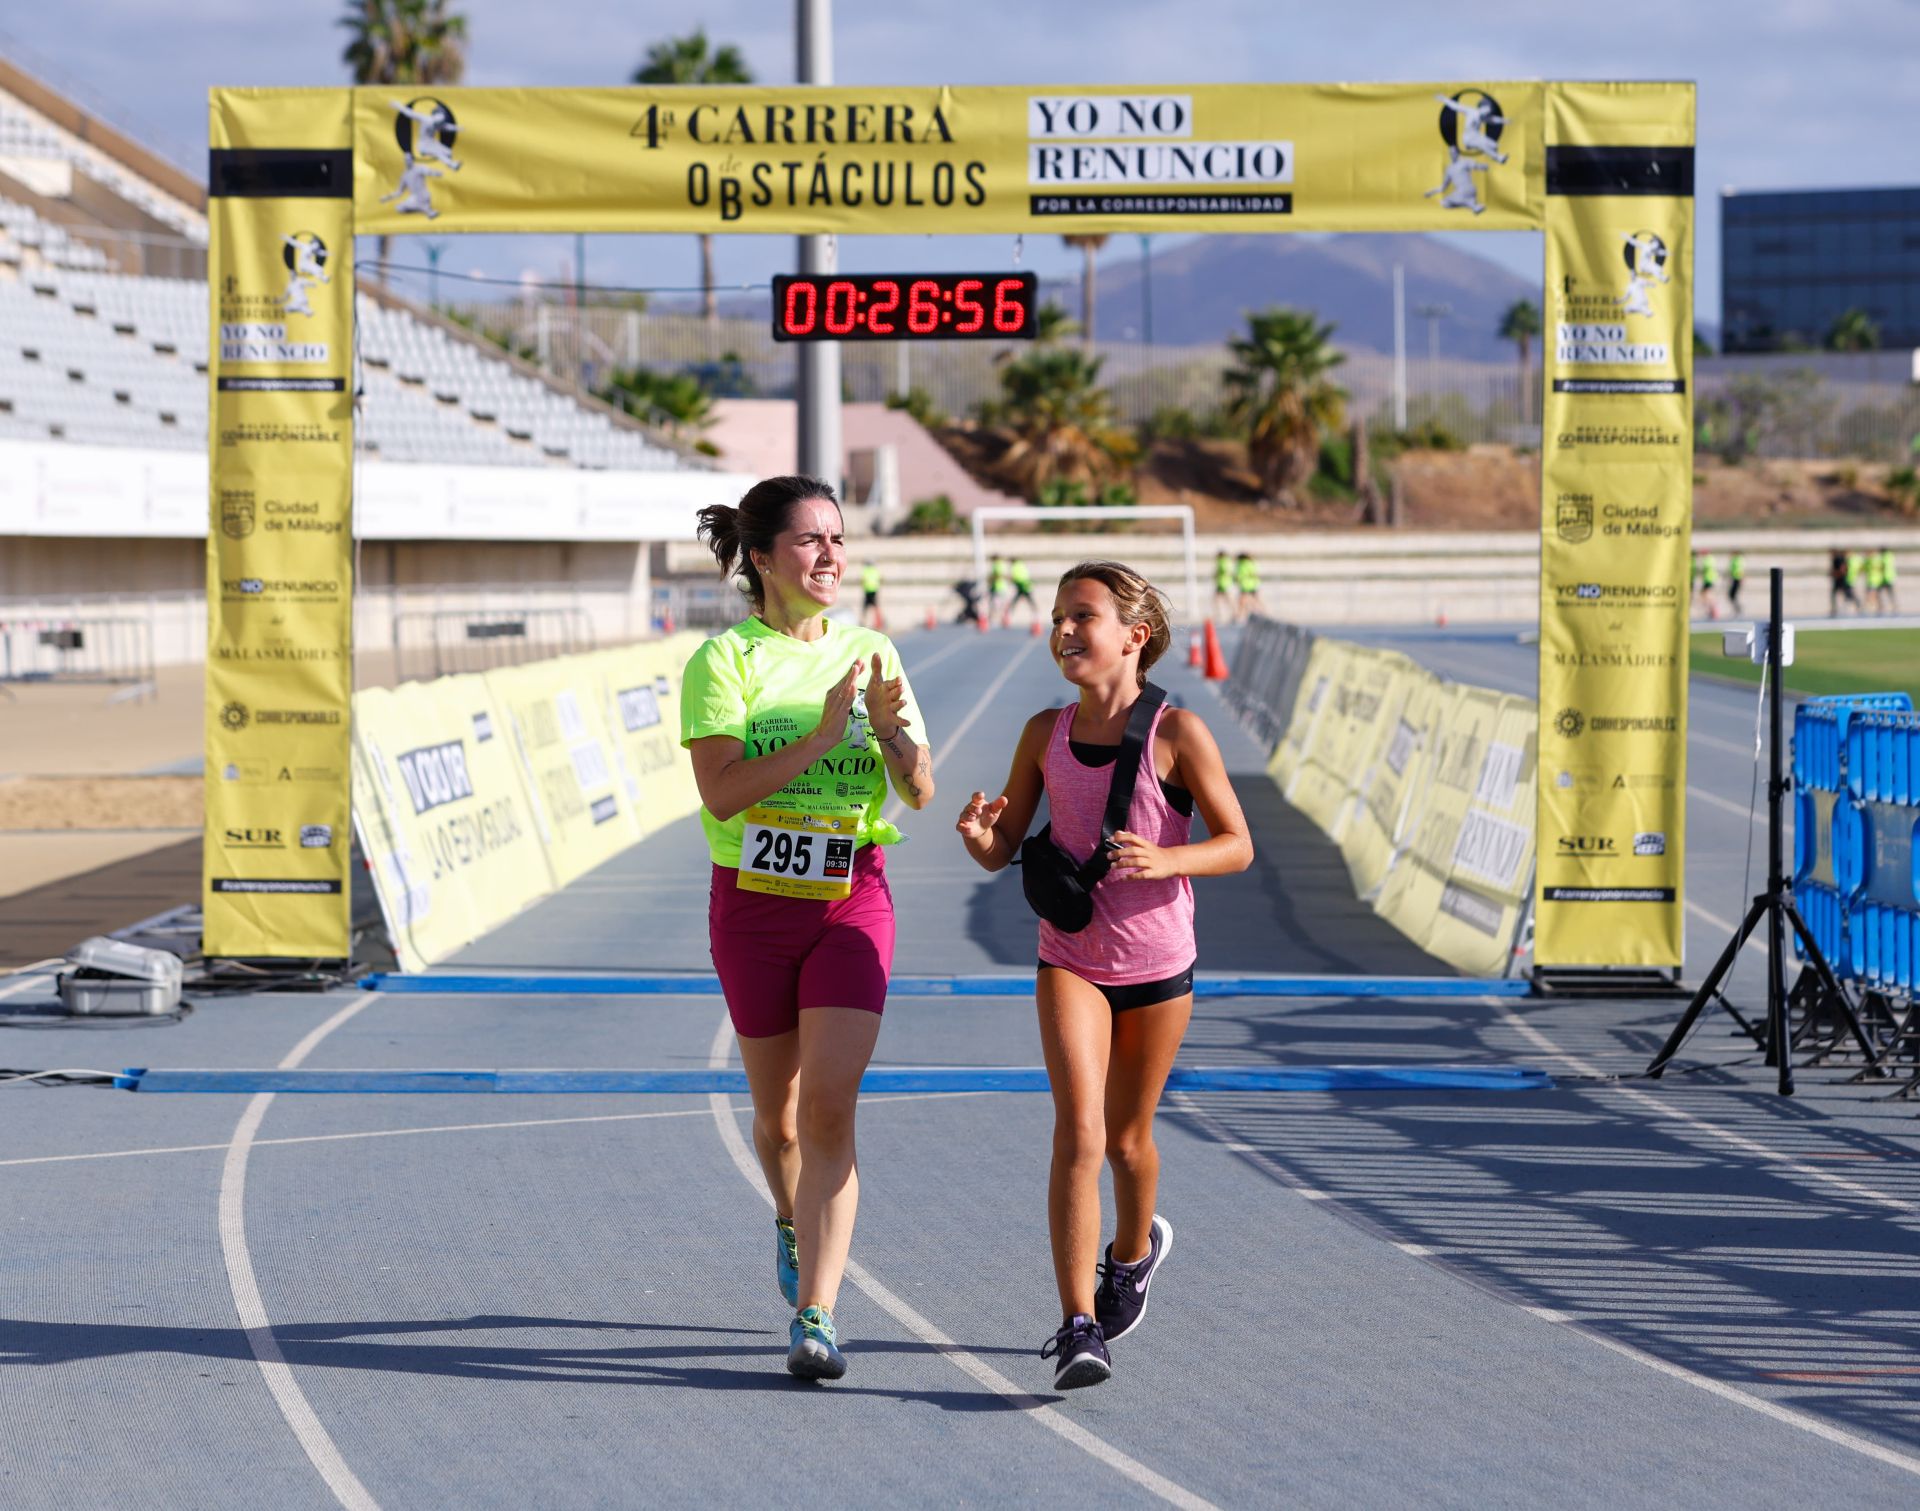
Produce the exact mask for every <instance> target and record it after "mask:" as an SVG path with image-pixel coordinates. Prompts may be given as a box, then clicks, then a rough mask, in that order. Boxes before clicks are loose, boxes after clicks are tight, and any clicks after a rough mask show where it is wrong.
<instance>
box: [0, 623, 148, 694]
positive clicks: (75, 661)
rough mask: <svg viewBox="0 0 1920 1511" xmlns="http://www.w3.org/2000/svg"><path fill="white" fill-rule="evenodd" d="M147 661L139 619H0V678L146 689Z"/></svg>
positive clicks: (145, 640) (144, 628)
mask: <svg viewBox="0 0 1920 1511" xmlns="http://www.w3.org/2000/svg"><path fill="white" fill-rule="evenodd" d="M153 666H154V658H153V626H152V624H151V623H150V622H149V621H148V620H145V619H126V618H110V617H100V618H94V617H75V618H71V619H42V618H32V619H0V683H7V682H95V683H105V684H113V683H133V684H136V685H138V686H140V687H141V688H142V689H146V690H150V689H151V688H152V686H153V675H154V674H153ZM142 696H143V697H144V696H145V691H143V692H142Z"/></svg>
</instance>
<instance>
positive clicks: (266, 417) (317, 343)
mask: <svg viewBox="0 0 1920 1511" xmlns="http://www.w3.org/2000/svg"><path fill="white" fill-rule="evenodd" d="M348 103H349V96H348V92H347V91H345V90H324V91H308V92H304V93H300V94H290V93H289V92H286V91H270V92H258V93H256V92H248V91H234V92H226V91H222V92H220V93H219V94H216V96H215V98H214V106H213V117H212V142H213V148H214V158H215V161H216V163H219V164H225V165H231V166H232V167H233V169H234V171H233V173H232V174H231V175H230V176H227V177H223V176H222V175H221V173H220V171H219V170H218V169H217V170H216V174H215V183H214V186H213V187H214V194H213V197H212V198H211V200H210V201H209V206H208V220H209V231H210V237H209V262H208V284H209V287H210V291H211V295H212V305H213V308H212V322H213V329H212V340H211V345H210V351H211V357H212V360H211V361H210V362H209V364H208V368H209V380H208V381H209V383H210V386H211V392H210V395H209V401H208V409H209V413H210V424H209V426H208V430H209V440H208V444H209V454H210V495H211V496H210V499H209V506H210V507H209V512H210V522H209V530H208V534H207V601H208V621H207V681H206V690H207V699H206V769H207V784H206V833H205V847H204V852H203V855H204V895H203V902H204V905H205V910H206V913H205V917H206V924H205V936H204V946H203V947H204V949H205V950H206V953H207V954H208V955H210V956H221V957H232V956H243V957H244V956H262V957H268V956H282V957H285V956H292V957H301V958H311V957H321V958H331V959H338V958H342V957H345V956H346V955H347V954H348V953H349V930H348V908H349V902H350V897H349V878H350V875H351V865H350V862H351V855H350V852H351V843H350V835H349V828H348V768H349V765H350V761H349V749H350V723H349V719H350V698H351V693H352V680H353V615H352V594H353V562H352V524H351V521H352V460H353V420H352V409H351V405H352V393H351V387H352V384H351V378H352V352H353V205H352V201H351V200H350V199H348V198H347V197H345V195H344V193H343V192H337V191H339V190H343V189H344V187H345V185H344V181H342V182H340V183H338V184H336V185H335V186H334V188H335V191H336V192H330V193H326V194H318V195H315V194H311V193H309V192H308V189H309V188H310V185H309V184H307V183H303V182H300V181H294V180H287V179H284V178H275V177H274V176H273V174H272V173H271V172H269V173H267V174H265V175H264V176H263V175H262V174H260V173H259V172H257V171H256V170H258V169H259V168H260V167H261V165H262V164H270V163H275V162H278V161H280V160H281V157H282V149H289V150H291V151H292V152H293V153H294V154H295V155H300V156H304V157H324V156H325V155H326V154H327V153H328V152H329V151H331V152H334V153H342V150H343V149H344V148H345V147H346V146H347V145H348V143H349V142H350V140H351V137H350V135H349V124H348V108H347V107H348ZM342 155H343V153H342Z"/></svg>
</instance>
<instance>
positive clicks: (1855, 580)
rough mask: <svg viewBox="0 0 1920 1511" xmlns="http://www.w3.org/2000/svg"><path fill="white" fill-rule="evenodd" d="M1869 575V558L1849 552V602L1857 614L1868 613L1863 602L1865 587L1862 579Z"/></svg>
mask: <svg viewBox="0 0 1920 1511" xmlns="http://www.w3.org/2000/svg"><path fill="white" fill-rule="evenodd" d="M1866 575H1867V558H1866V557H1865V556H1863V555H1862V554H1861V553H1860V552H1858V551H1849V552H1847V601H1848V602H1850V603H1851V604H1852V605H1853V611H1854V613H1856V614H1864V613H1866V611H1867V607H1866V604H1865V603H1864V602H1863V601H1862V600H1861V597H1860V592H1861V589H1862V588H1863V587H1864V586H1865V583H1864V582H1863V581H1862V579H1863V578H1864V577H1865V576H1866Z"/></svg>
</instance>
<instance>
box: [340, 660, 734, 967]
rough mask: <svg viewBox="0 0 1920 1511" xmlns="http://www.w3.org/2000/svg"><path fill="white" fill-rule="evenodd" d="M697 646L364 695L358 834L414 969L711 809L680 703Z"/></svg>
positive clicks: (392, 930) (391, 932)
mask: <svg viewBox="0 0 1920 1511" xmlns="http://www.w3.org/2000/svg"><path fill="white" fill-rule="evenodd" d="M700 638H701V637H700V636H699V635H696V634H692V633H682V634H679V635H670V636H668V637H667V638H666V639H664V640H651V641H646V642H643V643H640V644H636V645H625V646H619V647H616V648H614V649H611V650H604V651H594V652H589V653H587V654H585V655H580V656H567V657H562V658H560V659H558V660H554V661H543V662H535V663H532V664H530V665H526V666H518V667H508V668H501V669H499V670H496V671H490V672H487V673H485V674H483V675H477V676H475V675H465V676H456V677H442V678H440V679H438V680H437V681H434V682H409V683H407V684H405V685H404V686H402V687H399V688H396V689H392V690H388V689H385V688H370V689H367V690H365V691H362V692H359V693H356V694H354V698H353V718H354V751H353V809H354V821H355V823H356V825H357V826H358V830H359V836H360V847H361V850H362V852H363V853H364V854H365V856H366V858H367V865H368V868H369V870H370V871H371V873H372V876H373V882H374V891H375V893H376V895H377V896H378V898H379V901H380V911H381V915H382V916H383V917H384V919H385V920H386V925H387V934H388V937H389V938H390V939H391V940H392V942H393V947H394V954H395V955H396V956H397V957H398V959H399V962H400V965H401V968H402V969H404V970H409V971H419V970H425V969H426V968H427V967H428V966H430V965H435V964H438V963H439V962H440V961H443V960H445V959H447V958H448V957H449V956H451V955H452V954H454V952H455V951H457V950H459V949H461V948H462V947H463V946H465V945H467V944H470V943H472V942H473V941H474V940H475V939H478V938H479V937H480V936H481V935H482V934H485V933H486V932H487V931H488V930H490V929H493V928H495V927H497V926H498V925H500V924H502V923H504V922H506V921H507V920H508V919H509V918H512V917H513V916H514V915H515V914H516V913H519V912H521V911H522V910H523V909H525V908H527V907H529V906H531V905H532V904H533V903H535V902H538V901H539V900H540V899H541V898H543V897H547V896H549V895H551V894H552V893H554V892H556V891H558V890H559V889H560V888H562V887H564V886H566V885H567V884H568V883H569V882H571V881H573V880H575V879H576V878H578V877H579V876H581V875H582V874H584V873H585V872H586V871H587V870H589V869H591V868H592V867H593V866H596V865H599V864H601V863H602V862H604V861H606V860H608V859H610V858H611V857H612V856H614V855H616V854H618V853H619V852H620V851H621V850H624V849H626V848H627V847H628V846H630V845H632V844H635V843H637V842H638V841H639V840H640V839H641V838H643V837H644V836H645V835H647V834H651V833H652V832H654V831H655V830H656V829H659V828H661V827H662V826H664V825H666V824H670V823H672V822H673V821H674V820H676V819H682V818H685V817H687V816H688V815H689V814H691V813H693V812H695V811H696V810H697V809H698V808H699V806H700V796H699V793H698V792H697V791H696V790H695V788H694V784H693V768H692V764H691V763H690V762H689V761H688V760H687V759H686V756H685V754H684V753H683V752H682V751H681V750H680V748H679V731H680V702H679V699H680V676H681V670H682V668H683V667H685V665H686V663H687V658H688V657H689V656H691V655H692V654H693V651H694V647H695V646H697V645H698V644H699V643H700ZM596 809H598V810H599V811H600V812H601V813H602V814H603V815H604V817H601V818H599V819H598V820H596V818H595V811H596Z"/></svg>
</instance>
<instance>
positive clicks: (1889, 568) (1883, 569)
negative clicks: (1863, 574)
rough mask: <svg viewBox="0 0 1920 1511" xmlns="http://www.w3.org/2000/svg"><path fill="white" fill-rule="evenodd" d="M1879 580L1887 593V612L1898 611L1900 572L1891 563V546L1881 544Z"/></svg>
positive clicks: (1895, 612)
mask: <svg viewBox="0 0 1920 1511" xmlns="http://www.w3.org/2000/svg"><path fill="white" fill-rule="evenodd" d="M1880 581H1881V583H1882V584H1883V585H1884V587H1883V591H1884V592H1885V593H1886V595H1887V612H1888V613H1889V614H1897V613H1899V612H1900V593H1899V589H1898V584H1899V581H1900V572H1899V569H1898V568H1897V567H1895V566H1894V564H1893V547H1892V546H1882V547H1881V548H1880Z"/></svg>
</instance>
